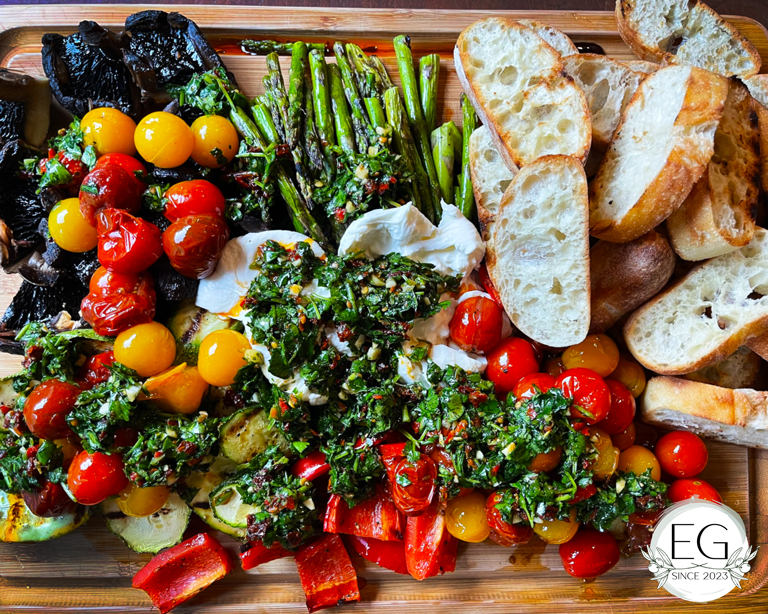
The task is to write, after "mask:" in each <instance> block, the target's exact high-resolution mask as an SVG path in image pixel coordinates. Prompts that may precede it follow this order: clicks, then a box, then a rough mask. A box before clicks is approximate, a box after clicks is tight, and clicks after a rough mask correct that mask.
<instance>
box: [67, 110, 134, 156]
mask: <svg viewBox="0 0 768 614" xmlns="http://www.w3.org/2000/svg"><path fill="white" fill-rule="evenodd" d="M80 129H81V130H82V131H83V141H84V142H85V144H86V145H93V146H94V148H95V149H96V153H97V154H99V155H100V156H103V155H105V154H110V153H122V154H126V155H128V156H133V155H135V154H136V145H135V144H134V142H133V133H134V132H135V131H136V122H135V121H133V120H132V119H131V118H130V117H128V116H127V115H126V114H125V113H123V112H122V111H118V110H117V109H111V108H109V107H100V108H98V109H93V110H91V111H88V113H86V114H85V115H84V116H83V119H82V120H80Z"/></svg>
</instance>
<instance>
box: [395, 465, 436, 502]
mask: <svg viewBox="0 0 768 614" xmlns="http://www.w3.org/2000/svg"><path fill="white" fill-rule="evenodd" d="M394 475H395V480H394V483H393V484H392V499H393V500H394V502H395V505H396V506H397V508H398V509H399V510H400V511H401V512H403V514H407V515H409V516H415V515H418V514H420V513H421V512H423V511H424V510H426V509H427V508H428V507H429V504H430V502H431V501H432V495H433V494H434V493H435V480H437V466H436V465H435V463H434V461H433V460H432V459H431V458H429V457H428V456H426V455H425V454H422V455H421V456H420V457H419V459H418V460H417V461H416V462H415V463H411V462H410V461H409V460H408V459H407V458H403V459H401V460H400V462H399V463H398V464H397V466H396V467H395V472H394Z"/></svg>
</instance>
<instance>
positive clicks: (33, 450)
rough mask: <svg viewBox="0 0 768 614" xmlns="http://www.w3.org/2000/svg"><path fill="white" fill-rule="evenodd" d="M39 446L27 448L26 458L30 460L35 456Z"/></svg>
mask: <svg viewBox="0 0 768 614" xmlns="http://www.w3.org/2000/svg"><path fill="white" fill-rule="evenodd" d="M38 447H39V446H30V447H28V448H27V458H32V457H33V456H36V455H37V449H38Z"/></svg>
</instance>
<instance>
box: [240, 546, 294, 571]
mask: <svg viewBox="0 0 768 614" xmlns="http://www.w3.org/2000/svg"><path fill="white" fill-rule="evenodd" d="M286 556H293V552H291V551H290V550H286V549H285V548H283V547H282V546H281V545H280V544H273V545H272V546H270V547H269V548H267V547H266V546H265V545H264V544H263V543H261V542H252V543H250V544H248V550H245V551H244V552H241V553H240V562H241V563H242V565H243V569H253V568H254V567H258V566H259V565H262V564H263V563H269V562H270V561H276V560H277V559H282V558H285V557H286Z"/></svg>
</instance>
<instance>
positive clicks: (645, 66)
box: [622, 60, 661, 75]
mask: <svg viewBox="0 0 768 614" xmlns="http://www.w3.org/2000/svg"><path fill="white" fill-rule="evenodd" d="M622 64H623V65H624V66H626V67H627V68H629V69H630V70H634V71H635V72H641V73H643V74H644V75H650V74H651V73H655V72H656V71H657V70H659V68H661V64H657V63H656V62H646V61H645V60H624V61H623V62H622Z"/></svg>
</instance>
